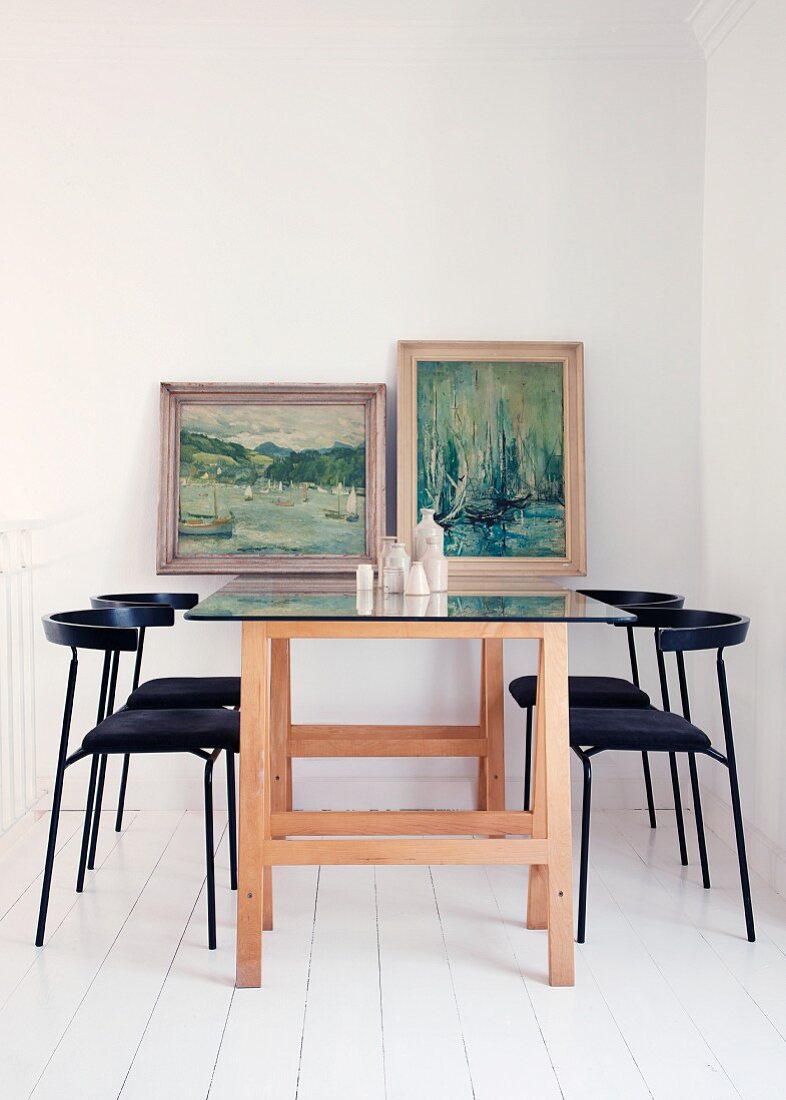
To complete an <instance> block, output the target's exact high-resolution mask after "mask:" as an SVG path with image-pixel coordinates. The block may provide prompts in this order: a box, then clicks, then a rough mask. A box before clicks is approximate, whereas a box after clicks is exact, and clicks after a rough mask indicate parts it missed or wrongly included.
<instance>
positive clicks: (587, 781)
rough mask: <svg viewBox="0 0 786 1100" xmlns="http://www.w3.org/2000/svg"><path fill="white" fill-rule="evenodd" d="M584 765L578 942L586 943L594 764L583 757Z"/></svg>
mask: <svg viewBox="0 0 786 1100" xmlns="http://www.w3.org/2000/svg"><path fill="white" fill-rule="evenodd" d="M581 762H582V764H583V765H584V798H583V801H582V805H581V863H580V869H579V920H578V929H577V931H576V941H577V942H578V943H584V937H585V934H586V930H587V877H588V875H589V834H590V803H591V800H592V763H591V761H590V760H589V758H588V757H586V756H582V757H581Z"/></svg>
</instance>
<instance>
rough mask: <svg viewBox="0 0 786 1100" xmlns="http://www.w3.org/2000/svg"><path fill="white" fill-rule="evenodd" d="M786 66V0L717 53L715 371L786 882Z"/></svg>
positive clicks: (723, 521)
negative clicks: (785, 571)
mask: <svg viewBox="0 0 786 1100" xmlns="http://www.w3.org/2000/svg"><path fill="white" fill-rule="evenodd" d="M785 66H786V6H785V5H784V4H783V3H782V2H781V0H758V2H757V3H756V4H754V6H753V7H752V8H751V10H750V11H749V12H748V13H747V14H746V16H745V17H744V18H743V19H742V20H741V22H740V23H739V24H738V26H737V27H736V28H735V30H734V31H733V32H732V34H731V35H729V37H728V38H726V40H725V41H724V43H723V44H722V45H721V47H720V48H719V49H718V50H717V51H716V52H715V53H714V54H713V55H712V57H711V58H710V60H709V65H708V91H707V166H706V173H707V175H706V198H705V223H704V226H705V227H704V316H703V353H702V377H701V413H702V469H703V496H704V522H703V535H704V539H703V542H704V545H703V560H704V585H703V588H704V598H705V599H706V601H707V603H708V604H709V605H710V606H720V607H725V608H727V609H728V610H732V611H734V610H736V611H741V612H743V613H746V614H748V615H750V617H751V629H750V634H749V640H748V642H747V643H746V646H745V647H743V648H742V649H740V650H738V651H733V650H732V651H729V653H728V654H727V665H728V671H729V676H730V683H731V688H732V703H733V704H734V707H735V714H736V718H737V751H738V755H739V766H740V773H741V775H740V782H741V785H742V793H743V799H744V811H745V814H746V817H747V818H748V820H749V822H750V823H751V825H752V826H753V828H752V829H751V830H749V841H750V844H751V848H752V856H753V858H754V861H755V862H756V864H757V866H759V867H760V869H762V870H763V871H764V872H765V873H767V874H770V875H771V877H772V878H773V880H774V881H775V882H776V884H777V885H778V886H779V888H780V889H781V890H782V891H786V863H784V862H783V861H784V859H786V799H784V790H786V740H785V739H784V725H785V723H786V686H785V685H786V679H785V678H784V670H785V669H786V621H785V620H784V611H785V610H786V601H785V600H784V596H783V587H782V579H781V574H782V566H783V560H782V559H783V548H784V545H785V544H786V473H785V472H784V471H785V470H786V463H785V461H784V455H785V454H786V452H785V450H784V424H786V370H784V364H783V354H782V343H781V341H782V339H783V319H784V316H786V206H785V205H784V193H785V191H786V147H784V142H783V132H784V125H785V124H786V80H785V79H784V72H785V71H786V68H785ZM710 774H711V773H710V770H709V769H708V770H707V771H705V776H707V777H708V776H709V775H710ZM724 780H725V777H724V776H723V775H722V774H721V775H717V774H716V775H715V776H714V789H715V790H716V791H717V792H718V793H719V794H720V795H721V796H722V797H723V798H727V789H726V787H725V783H724ZM717 820H718V823H719V824H721V825H722V824H723V823H726V825H727V827H728V821H729V818H728V814H724V815H722V817H721V816H720V815H719V816H718V819H717ZM768 864H769V865H768Z"/></svg>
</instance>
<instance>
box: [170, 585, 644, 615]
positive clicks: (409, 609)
mask: <svg viewBox="0 0 786 1100" xmlns="http://www.w3.org/2000/svg"><path fill="white" fill-rule="evenodd" d="M308 586H309V590H308V591H292V590H291V589H290V590H289V591H287V589H286V587H284V586H283V584H282V582H281V581H269V580H260V579H258V578H254V577H235V579H234V580H232V581H230V582H229V583H228V584H226V585H224V587H223V588H220V589H219V590H218V591H217V592H214V593H213V595H212V596H208V597H207V598H206V599H204V600H201V601H200V602H199V603H198V604H197V605H196V606H195V607H193V608H191V610H190V611H187V612H186V616H185V617H186V618H187V619H195V620H217V621H226V620H232V619H237V620H239V621H242V620H244V619H262V620H268V619H285V620H290V621H294V620H300V621H311V622H320V621H321V622H325V621H327V622H329V621H332V620H347V619H369V618H371V619H387V620H394V621H399V622H409V621H414V620H418V619H419V620H425V621H428V620H445V619H452V620H458V621H464V622H496V621H500V620H503V619H504V620H506V621H508V622H511V621H512V622H568V623H581V622H596V623H598V622H600V623H632V622H635V620H636V616H635V615H633V614H631V613H630V612H628V611H622V610H621V609H620V608H618V607H611V606H609V605H608V604H605V603H600V602H599V601H598V600H593V599H591V598H590V597H589V596H583V595H581V593H580V592H574V591H572V590H571V589H568V588H561V587H560V586H558V585H549V586H544V587H542V588H541V587H532V588H529V589H527V590H526V591H522V590H521V589H520V588H519V589H518V590H516V591H508V592H506V591H504V590H502V589H501V590H500V592H499V593H495V594H491V595H489V594H472V593H463V592H462V593H458V592H457V593H452V592H436V593H433V594H432V595H431V596H401V595H386V594H383V593H382V592H381V591H380V590H379V589H374V590H373V591H370V592H362V591H356V589H355V582H354V578H353V579H352V580H351V581H350V582H343V581H336V580H335V579H330V578H328V579H326V580H325V581H322V582H320V581H314V580H310V581H309V582H308Z"/></svg>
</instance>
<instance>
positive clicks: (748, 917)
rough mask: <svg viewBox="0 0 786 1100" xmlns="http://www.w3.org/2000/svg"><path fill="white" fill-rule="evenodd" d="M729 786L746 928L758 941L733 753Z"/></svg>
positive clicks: (749, 934)
mask: <svg viewBox="0 0 786 1100" xmlns="http://www.w3.org/2000/svg"><path fill="white" fill-rule="evenodd" d="M729 787H730V789H731V809H732V813H733V814H734V832H735V834H736V837H737V859H738V860H739V863H740V885H741V886H742V904H743V907H744V909H745V929H746V931H747V933H748V939H749V941H750V942H751V943H755V941H756V929H755V927H754V924H753V903H752V902H751V883H750V878H749V876H748V856H747V854H746V851H745V832H744V830H743V827H742V807H741V805H740V785H739V782H738V780H737V763H736V761H735V759H734V756H733V755H732V756H731V757H730V759H729Z"/></svg>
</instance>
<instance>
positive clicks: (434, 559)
mask: <svg viewBox="0 0 786 1100" xmlns="http://www.w3.org/2000/svg"><path fill="white" fill-rule="evenodd" d="M421 561H422V563H423V568H424V569H425V571H426V580H427V581H428V586H429V590H430V591H431V592H447V590H448V559H447V558H446V557H445V555H444V554H443V552H442V547H441V546H440V540H439V538H438V536H437V535H434V534H431V535H429V536H428V540H427V543H426V552H425V554H424V555H423V557H422V558H421Z"/></svg>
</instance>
